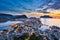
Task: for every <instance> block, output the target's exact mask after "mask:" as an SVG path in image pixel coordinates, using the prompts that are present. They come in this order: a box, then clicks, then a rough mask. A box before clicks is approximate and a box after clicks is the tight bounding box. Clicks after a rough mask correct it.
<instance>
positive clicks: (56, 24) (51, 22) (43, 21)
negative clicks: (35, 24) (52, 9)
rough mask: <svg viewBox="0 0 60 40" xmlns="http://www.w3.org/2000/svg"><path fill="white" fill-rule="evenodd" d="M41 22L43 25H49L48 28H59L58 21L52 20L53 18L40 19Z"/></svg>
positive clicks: (59, 23) (59, 21)
mask: <svg viewBox="0 0 60 40" xmlns="http://www.w3.org/2000/svg"><path fill="white" fill-rule="evenodd" d="M41 22H42V23H43V24H46V25H49V26H53V25H55V26H58V27H60V19H54V18H41Z"/></svg>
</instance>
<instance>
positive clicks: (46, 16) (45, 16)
mask: <svg viewBox="0 0 60 40" xmlns="http://www.w3.org/2000/svg"><path fill="white" fill-rule="evenodd" d="M40 18H52V17H51V16H48V15H44V16H41V17H40Z"/></svg>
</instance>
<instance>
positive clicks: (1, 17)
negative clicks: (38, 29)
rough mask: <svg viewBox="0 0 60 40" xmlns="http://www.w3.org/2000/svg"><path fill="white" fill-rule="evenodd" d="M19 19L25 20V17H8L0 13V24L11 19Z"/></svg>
mask: <svg viewBox="0 0 60 40" xmlns="http://www.w3.org/2000/svg"><path fill="white" fill-rule="evenodd" d="M21 18H27V16H26V15H15V16H13V15H10V14H3V13H0V22H5V21H8V20H11V19H14V20H15V19H21Z"/></svg>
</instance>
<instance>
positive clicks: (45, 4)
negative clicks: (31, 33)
mask: <svg viewBox="0 0 60 40" xmlns="http://www.w3.org/2000/svg"><path fill="white" fill-rule="evenodd" d="M47 12H48V15H50V16H54V17H60V0H7V1H6V0H0V13H6V14H12V15H20V14H26V15H27V16H29V15H31V16H32V15H34V16H38V17H39V16H41V15H42V14H43V15H45V14H46V13H47ZM31 13H32V14H31ZM33 13H35V14H33ZM41 13H42V14H41Z"/></svg>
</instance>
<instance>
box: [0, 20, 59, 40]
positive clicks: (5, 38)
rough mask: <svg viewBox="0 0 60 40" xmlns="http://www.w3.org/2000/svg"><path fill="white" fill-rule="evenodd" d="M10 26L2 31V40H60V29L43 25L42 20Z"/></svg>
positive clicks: (0, 33) (0, 32)
mask: <svg viewBox="0 0 60 40" xmlns="http://www.w3.org/2000/svg"><path fill="white" fill-rule="evenodd" d="M9 26H10V28H9V29H7V30H2V31H0V40H60V28H59V27H57V26H49V25H45V24H42V23H41V21H40V19H24V20H23V23H17V24H11V25H9ZM45 27H46V28H45ZM48 27H49V28H48Z"/></svg>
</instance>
